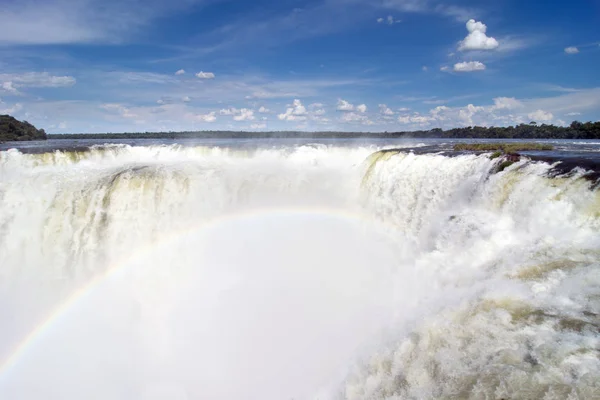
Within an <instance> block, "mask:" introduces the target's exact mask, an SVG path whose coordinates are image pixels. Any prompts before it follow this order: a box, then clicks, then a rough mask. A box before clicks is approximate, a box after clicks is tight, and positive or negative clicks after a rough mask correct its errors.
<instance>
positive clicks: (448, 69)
mask: <svg viewBox="0 0 600 400" xmlns="http://www.w3.org/2000/svg"><path fill="white" fill-rule="evenodd" d="M440 71H443V72H447V71H450V67H448V66H447V65H444V66H443V67H442V68H440Z"/></svg>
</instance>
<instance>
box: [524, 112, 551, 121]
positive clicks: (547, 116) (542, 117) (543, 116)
mask: <svg viewBox="0 0 600 400" xmlns="http://www.w3.org/2000/svg"><path fill="white" fill-rule="evenodd" d="M527 117H528V118H529V119H530V120H532V121H540V122H548V121H552V119H553V118H554V115H552V113H550V112H546V111H544V110H537V111H534V112H532V113H529V114H527Z"/></svg>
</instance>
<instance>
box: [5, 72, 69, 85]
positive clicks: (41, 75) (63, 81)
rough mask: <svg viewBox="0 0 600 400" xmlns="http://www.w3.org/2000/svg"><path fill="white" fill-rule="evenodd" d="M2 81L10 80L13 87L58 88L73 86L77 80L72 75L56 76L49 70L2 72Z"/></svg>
mask: <svg viewBox="0 0 600 400" xmlns="http://www.w3.org/2000/svg"><path fill="white" fill-rule="evenodd" d="M0 82H4V83H7V82H10V87H12V88H17V89H18V88H22V87H33V88H58V87H68V86H73V85H75V83H76V82H77V80H76V79H75V78H74V77H72V76H55V75H50V74H49V73H48V72H26V73H24V74H0Z"/></svg>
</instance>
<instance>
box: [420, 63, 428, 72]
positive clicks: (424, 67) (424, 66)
mask: <svg viewBox="0 0 600 400" xmlns="http://www.w3.org/2000/svg"><path fill="white" fill-rule="evenodd" d="M421 70H422V71H423V72H427V71H429V67H427V65H423V67H421Z"/></svg>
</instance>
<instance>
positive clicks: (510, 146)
mask: <svg viewBox="0 0 600 400" xmlns="http://www.w3.org/2000/svg"><path fill="white" fill-rule="evenodd" d="M454 150H455V151H501V152H504V153H514V152H516V151H547V150H554V146H552V145H549V144H543V143H471V144H469V143H458V144H455V145H454Z"/></svg>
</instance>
